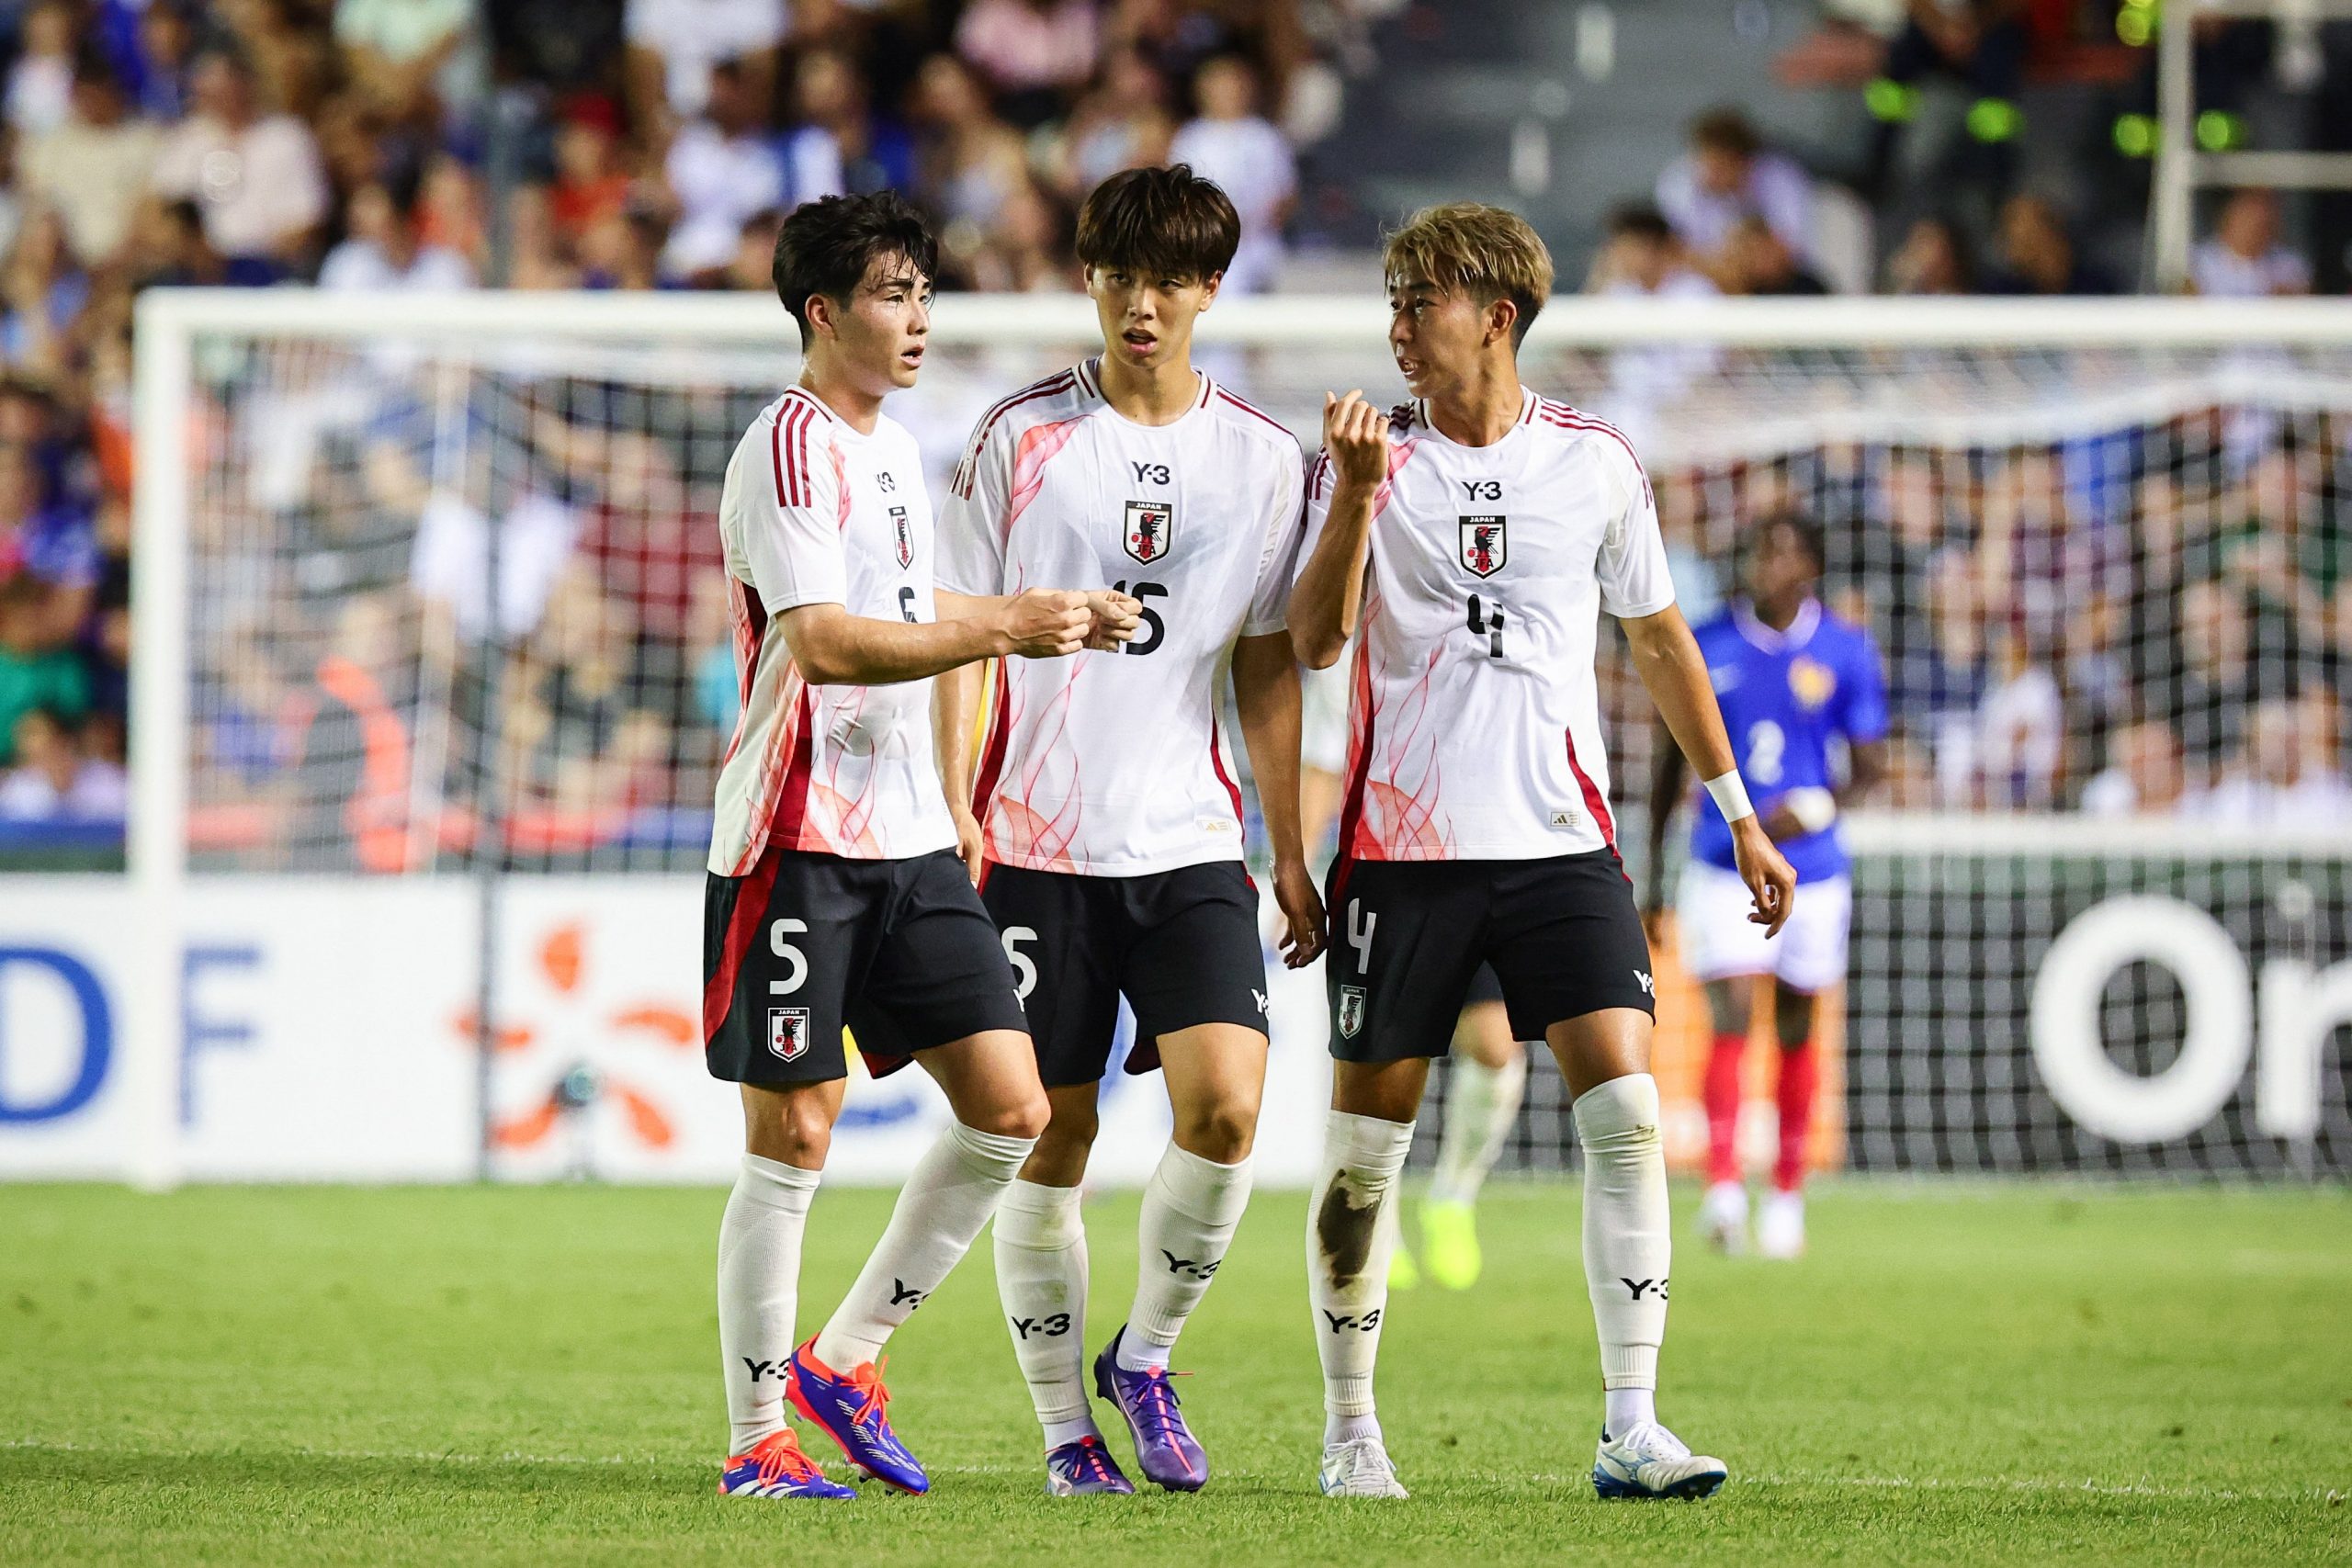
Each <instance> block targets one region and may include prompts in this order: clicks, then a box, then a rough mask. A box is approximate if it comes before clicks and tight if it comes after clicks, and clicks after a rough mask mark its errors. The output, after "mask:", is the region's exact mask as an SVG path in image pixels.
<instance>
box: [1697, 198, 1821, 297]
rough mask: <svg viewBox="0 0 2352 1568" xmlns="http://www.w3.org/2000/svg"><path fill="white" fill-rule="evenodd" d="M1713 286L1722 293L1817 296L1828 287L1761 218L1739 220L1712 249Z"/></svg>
mask: <svg viewBox="0 0 2352 1568" xmlns="http://www.w3.org/2000/svg"><path fill="white" fill-rule="evenodd" d="M1715 285H1716V287H1717V288H1721V289H1722V290H1723V291H1724V293H1726V294H1756V295H1790V294H1797V295H1820V294H1826V293H1828V292H1829V286H1828V285H1827V284H1826V283H1824V282H1822V281H1821V279H1820V278H1819V277H1817V276H1815V275H1814V274H1813V273H1812V272H1810V271H1808V270H1806V269H1805V268H1804V266H1802V265H1798V262H1797V258H1796V257H1795V256H1793V255H1792V254H1790V253H1789V247H1788V246H1787V245H1786V244H1785V243H1782V241H1781V236H1780V235H1779V234H1777V233H1775V232H1774V231H1773V230H1772V226H1771V225H1770V223H1767V222H1766V221H1765V220H1763V219H1761V218H1756V217H1749V218H1743V219H1741V220H1739V221H1737V222H1736V223H1734V224H1733V225H1732V226H1731V232H1730V233H1729V234H1728V235H1726V236H1725V237H1724V243H1723V247H1722V249H1720V250H1719V251H1717V252H1716V265H1715Z"/></svg>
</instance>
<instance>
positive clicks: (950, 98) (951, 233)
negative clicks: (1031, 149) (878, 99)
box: [914, 54, 1029, 286]
mask: <svg viewBox="0 0 2352 1568" xmlns="http://www.w3.org/2000/svg"><path fill="white" fill-rule="evenodd" d="M914 118H915V123H916V125H917V126H918V127H919V128H920V131H919V134H920V137H921V141H920V149H921V151H920V152H919V154H918V157H917V160H916V173H915V191H916V195H917V196H919V197H921V199H922V203H923V205H924V206H925V207H927V208H928V209H930V210H931V211H932V212H933V213H934V214H936V215H937V217H938V218H939V219H940V220H941V229H940V256H941V260H942V263H943V265H944V266H946V267H952V272H951V278H952V280H953V281H955V282H956V283H957V284H958V285H959V286H960V285H961V283H962V281H963V278H964V276H965V275H966V272H967V268H968V267H969V265H970V262H971V258H972V256H973V254H974V253H975V252H977V251H978V248H979V246H980V244H981V242H982V238H983V236H985V235H986V234H987V232H988V231H989V229H991V228H993V227H994V226H995V225H996V223H997V220H998V219H999V218H1000V217H1001V214H1002V210H1003V208H1004V204H1005V202H1006V201H1007V200H1008V199H1010V198H1011V197H1012V193H1013V192H1015V191H1017V190H1019V189H1020V188H1022V187H1023V186H1025V185H1027V184H1028V181H1029V175H1028V156H1027V153H1026V152H1025V150H1024V148H1023V143H1022V140H1021V136H1020V134H1019V133H1018V132H1017V131H1015V130H1013V129H1012V127H1011V126H1009V125H1007V124H1006V123H1005V122H1004V121H1003V119H1002V118H1000V117H999V116H998V114H997V112H996V109H995V107H993V106H992V105H990V104H989V97H988V95H987V93H985V92H984V91H982V90H981V88H980V85H979V83H978V81H977V80H976V79H975V78H974V77H973V75H972V73H971V72H970V71H969V70H968V69H967V68H966V67H965V65H964V63H963V62H961V61H959V60H957V59H956V57H955V56H954V55H951V54H934V55H933V56H932V57H931V58H930V59H929V60H926V61H924V62H922V69H921V71H920V72H918V73H917V74H916V78H915V88H914Z"/></svg>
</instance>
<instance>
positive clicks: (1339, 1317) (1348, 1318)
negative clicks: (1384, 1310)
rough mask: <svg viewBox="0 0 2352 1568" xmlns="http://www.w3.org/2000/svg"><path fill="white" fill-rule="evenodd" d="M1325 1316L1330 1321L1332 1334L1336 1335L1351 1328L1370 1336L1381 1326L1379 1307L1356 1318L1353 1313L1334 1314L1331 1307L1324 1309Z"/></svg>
mask: <svg viewBox="0 0 2352 1568" xmlns="http://www.w3.org/2000/svg"><path fill="white" fill-rule="evenodd" d="M1323 1315H1324V1316H1325V1317H1327V1318H1329V1320H1330V1322H1331V1332H1332V1333H1334V1334H1338V1333H1340V1331H1342V1330H1343V1329H1350V1328H1352V1329H1355V1330H1356V1331H1357V1332H1359V1333H1362V1334H1369V1333H1371V1332H1372V1331H1373V1330H1374V1329H1375V1328H1377V1327H1379V1326H1380V1309H1379V1308H1378V1307H1374V1308H1373V1309H1372V1310H1371V1311H1370V1312H1368V1313H1366V1314H1363V1316H1362V1317H1358V1316H1356V1315H1355V1314H1353V1313H1347V1312H1333V1311H1332V1310H1331V1309H1330V1308H1329V1307H1325V1308H1324V1309H1323Z"/></svg>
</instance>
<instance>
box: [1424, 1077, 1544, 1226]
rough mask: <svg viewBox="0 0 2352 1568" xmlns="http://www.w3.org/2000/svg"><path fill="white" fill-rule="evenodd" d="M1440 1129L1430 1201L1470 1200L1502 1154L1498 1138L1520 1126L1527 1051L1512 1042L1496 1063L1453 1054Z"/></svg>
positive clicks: (1476, 1193)
mask: <svg viewBox="0 0 2352 1568" xmlns="http://www.w3.org/2000/svg"><path fill="white" fill-rule="evenodd" d="M1447 1071H1448V1072H1450V1073H1451V1074H1452V1075H1453V1077H1450V1078H1448V1079H1447V1080H1446V1085H1445V1129H1444V1132H1443V1133H1442V1135H1441V1136H1440V1137H1439V1140H1438V1145H1437V1169H1436V1170H1435V1171H1433V1172H1431V1173H1430V1191H1429V1197H1430V1201H1431V1202H1433V1203H1475V1202H1476V1201H1478V1189H1479V1188H1480V1187H1481V1186H1482V1185H1484V1184H1485V1182H1486V1179H1487V1172H1488V1171H1490V1170H1492V1169H1494V1168H1495V1161H1496V1160H1498V1158H1500V1157H1501V1156H1502V1152H1503V1141H1504V1140H1505V1139H1507V1138H1509V1137H1510V1130H1511V1129H1512V1128H1513V1127H1515V1126H1517V1125H1518V1124H1519V1102H1520V1101H1521V1100H1522V1099H1524V1098H1525V1097H1526V1094H1527V1051H1526V1049H1525V1047H1523V1046H1514V1047H1513V1048H1512V1050H1511V1054H1510V1060H1509V1061H1508V1062H1506V1063H1505V1064H1504V1065H1503V1066H1500V1067H1490V1066H1487V1064H1486V1063H1484V1062H1481V1061H1479V1060H1478V1059H1477V1058H1476V1057H1475V1056H1469V1055H1460V1054H1457V1055H1455V1056H1454V1058H1453V1066H1451V1067H1449V1068H1448V1069H1447Z"/></svg>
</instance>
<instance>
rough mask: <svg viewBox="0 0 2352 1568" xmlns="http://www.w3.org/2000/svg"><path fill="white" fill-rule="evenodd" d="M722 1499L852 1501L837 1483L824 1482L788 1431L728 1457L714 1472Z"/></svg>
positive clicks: (798, 1440)
mask: <svg viewBox="0 0 2352 1568" xmlns="http://www.w3.org/2000/svg"><path fill="white" fill-rule="evenodd" d="M718 1495H720V1496H722V1497H854V1496H856V1495H857V1494H856V1493H854V1492H853V1491H851V1490H850V1489H849V1488H848V1487H846V1486H843V1485H842V1483H840V1482H838V1481H828V1480H826V1479H825V1472H823V1471H821V1470H819V1469H818V1468H817V1465H816V1461H813V1460H811V1459H810V1458H809V1456H808V1455H807V1454H805V1453H802V1452H801V1451H800V1439H799V1438H797V1437H795V1436H793V1432H792V1428H791V1427H785V1428H784V1429H783V1430H781V1431H775V1432H770V1433H769V1434H768V1435H767V1436H766V1437H764V1438H761V1439H760V1440H759V1441H758V1442H756V1443H754V1444H752V1450H751V1451H750V1452H749V1453H741V1454H730V1455H729V1456H728V1460H727V1464H726V1467H725V1468H724V1469H722V1470H721V1471H720V1472H718Z"/></svg>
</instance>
